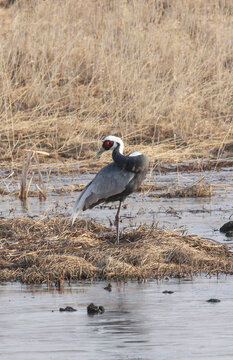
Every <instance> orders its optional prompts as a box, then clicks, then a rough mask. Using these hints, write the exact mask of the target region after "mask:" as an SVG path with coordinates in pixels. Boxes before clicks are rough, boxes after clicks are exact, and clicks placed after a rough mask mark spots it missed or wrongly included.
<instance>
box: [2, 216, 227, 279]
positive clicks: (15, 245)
mask: <svg viewBox="0 0 233 360" xmlns="http://www.w3.org/2000/svg"><path fill="white" fill-rule="evenodd" d="M0 238H1V243H0V244H1V256H0V280H6V281H15V280H18V281H22V282H26V283H44V282H45V283H48V284H50V283H51V284H54V283H55V284H58V285H59V284H61V283H62V282H63V281H64V280H69V281H72V280H79V279H119V280H121V279H145V278H157V277H159V278H160V277H161V278H163V277H165V276H171V277H190V276H193V275H194V274H197V273H201V272H205V273H209V274H218V273H219V272H224V273H227V274H233V254H232V252H231V251H230V250H229V248H228V247H227V246H226V245H222V244H218V243H216V242H213V241H209V240H204V239H201V238H200V237H198V236H191V235H180V234H179V233H177V232H175V231H174V232H171V231H166V230H158V229H155V228H150V229H149V228H144V227H139V228H138V229H136V230H134V231H131V232H125V233H124V234H123V236H122V238H121V239H120V245H119V246H116V245H114V244H113V242H114V241H115V231H114V232H112V231H111V230H110V229H108V228H105V227H103V226H101V225H99V224H96V223H94V222H92V221H88V222H87V221H84V220H79V221H77V222H76V223H75V225H74V226H73V227H71V224H70V220H69V219H64V218H63V219H61V218H55V219H44V220H39V219H37V220H36V219H27V218H18V219H11V220H0Z"/></svg>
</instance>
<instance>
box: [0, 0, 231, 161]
mask: <svg viewBox="0 0 233 360" xmlns="http://www.w3.org/2000/svg"><path fill="white" fill-rule="evenodd" d="M7 3H8V1H7V0H6V1H4V0H2V1H0V4H1V5H2V6H3V5H4V4H5V5H6V4H7ZM12 3H13V5H12V6H10V7H9V8H4V7H2V8H0V19H1V28H0V43H1V49H0V56H1V66H0V94H1V95H0V137H1V148H0V162H1V164H3V163H5V164H6V165H7V166H8V167H9V166H12V167H14V165H15V164H18V163H19V162H20V163H21V161H22V154H23V151H24V150H25V149H27V150H30V149H32V148H33V149H37V150H41V151H46V152H48V153H49V156H48V157H47V158H46V159H41V161H46V162H56V161H57V162H58V161H64V162H68V161H73V160H75V159H78V160H80V159H90V158H91V157H92V156H93V154H94V152H95V151H96V149H97V148H98V146H99V145H100V142H101V140H102V139H103V137H105V136H106V135H107V134H110V133H111V134H115V135H119V136H121V137H122V138H123V139H124V141H125V143H126V144H127V147H126V152H127V151H132V150H135V149H137V150H140V151H144V152H145V153H146V154H147V155H148V156H149V158H150V160H151V163H152V164H154V163H155V161H159V162H160V163H164V162H173V163H176V162H180V161H186V160H187V159H200V158H207V157H210V156H213V157H215V158H219V157H220V155H221V154H222V153H223V152H225V151H226V152H227V153H230V154H232V134H233V127H232V116H233V109H232V103H233V102H232V99H233V91H232V82H233V73H232V64H233V59H232V53H233V45H232V24H233V21H232V20H233V5H232V1H231V0H220V1H216V0H209V1H205V0H189V1H186V0H147V1H140V0H134V1H125V0H119V1H109V0H96V1H77V0H66V1H60V0H53V1H50V0H36V1H34V0H18V1H15V2H13V1H12ZM209 150H213V152H212V153H209ZM107 156H108V155H106V158H105V159H108V157H107ZM89 166H90V165H88V167H89Z"/></svg>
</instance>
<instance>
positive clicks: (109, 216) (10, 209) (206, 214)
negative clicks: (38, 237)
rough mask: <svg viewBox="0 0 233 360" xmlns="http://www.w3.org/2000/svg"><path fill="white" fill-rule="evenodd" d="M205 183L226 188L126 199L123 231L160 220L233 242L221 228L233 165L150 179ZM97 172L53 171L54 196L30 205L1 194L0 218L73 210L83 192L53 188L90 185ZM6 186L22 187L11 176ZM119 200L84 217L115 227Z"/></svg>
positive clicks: (49, 182)
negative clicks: (60, 191)
mask: <svg viewBox="0 0 233 360" xmlns="http://www.w3.org/2000/svg"><path fill="white" fill-rule="evenodd" d="M203 176H205V179H204V181H206V182H208V183H211V184H214V185H220V186H224V185H225V186H227V187H231V188H224V187H216V188H214V193H213V196H212V197H210V198H172V199H168V198H154V197H150V196H148V194H138V193H136V194H132V195H131V196H129V197H128V198H127V199H126V201H125V208H124V207H123V209H122V211H121V229H122V230H123V229H130V228H134V227H136V226H139V225H140V224H147V225H151V224H156V225H157V226H158V228H166V229H170V230H173V229H180V230H183V231H185V232H187V233H189V234H197V235H200V236H202V237H205V238H211V239H214V240H217V241H220V242H227V243H228V244H230V245H231V244H233V239H232V238H229V239H228V238H226V237H225V235H224V234H221V233H220V232H219V228H220V227H221V226H222V225H223V224H224V223H225V222H227V221H229V220H230V219H231V216H233V207H232V198H233V169H232V168H225V169H222V170H221V171H205V172H195V173H182V172H181V173H179V174H177V173H174V172H171V173H168V174H153V175H152V177H151V178H150V179H148V180H149V181H151V182H152V183H153V182H156V183H157V185H158V186H163V185H169V186H171V187H173V186H177V184H178V183H179V184H180V185H181V186H185V185H191V184H193V183H194V182H195V181H197V180H198V179H200V178H201V177H203ZM93 177H94V174H81V175H80V174H77V173H76V174H74V175H73V176H72V175H69V176H62V175H60V176H59V174H56V175H48V177H47V179H46V186H47V187H48V198H47V200H46V201H39V200H38V198H36V197H35V198H33V197H30V198H29V200H28V201H27V203H25V204H22V203H21V201H20V200H19V199H17V197H16V196H12V195H8V196H0V209H1V210H0V216H1V217H4V218H8V217H12V216H22V215H27V216H32V217H34V216H41V215H45V216H47V215H48V216H52V215H54V214H55V213H56V214H57V213H59V214H62V215H63V214H64V215H65V216H67V215H69V214H70V213H71V209H72V206H73V204H74V202H75V199H76V198H77V197H78V192H70V193H65V194H62V195H60V194H57V193H56V192H54V191H53V190H52V189H53V188H54V187H55V188H59V187H64V186H68V185H70V184H83V183H88V182H89V181H90V180H91V179H92V178H93ZM5 185H6V188H8V189H9V190H11V191H12V190H15V189H17V186H18V182H17V181H13V182H12V181H11V180H7V181H6V183H5ZM117 206H118V204H117V203H114V204H112V205H109V204H107V205H102V206H98V207H96V208H93V209H92V210H87V211H86V212H84V213H83V214H81V216H80V217H82V218H86V219H93V220H95V221H98V222H100V223H102V224H104V225H107V226H109V225H111V224H112V223H113V221H114V217H115V214H116V211H117Z"/></svg>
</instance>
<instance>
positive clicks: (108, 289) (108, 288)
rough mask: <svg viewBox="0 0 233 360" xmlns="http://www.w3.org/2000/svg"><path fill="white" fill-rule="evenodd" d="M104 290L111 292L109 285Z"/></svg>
mask: <svg viewBox="0 0 233 360" xmlns="http://www.w3.org/2000/svg"><path fill="white" fill-rule="evenodd" d="M104 290H107V291H109V292H110V291H112V285H111V284H110V283H109V284H108V285H107V286H106V287H105V288H104Z"/></svg>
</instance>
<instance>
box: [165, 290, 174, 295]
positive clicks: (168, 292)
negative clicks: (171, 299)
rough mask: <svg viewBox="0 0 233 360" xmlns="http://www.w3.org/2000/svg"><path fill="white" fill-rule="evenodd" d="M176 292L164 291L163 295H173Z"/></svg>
mask: <svg viewBox="0 0 233 360" xmlns="http://www.w3.org/2000/svg"><path fill="white" fill-rule="evenodd" d="M173 293H174V291H171V290H164V291H163V294H173Z"/></svg>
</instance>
